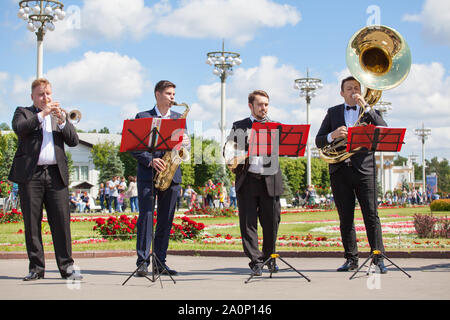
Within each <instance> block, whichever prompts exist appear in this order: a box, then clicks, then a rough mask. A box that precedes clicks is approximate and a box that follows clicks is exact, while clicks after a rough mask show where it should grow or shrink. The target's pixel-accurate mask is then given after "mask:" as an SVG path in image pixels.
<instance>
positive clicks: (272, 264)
mask: <svg viewBox="0 0 450 320" xmlns="http://www.w3.org/2000/svg"><path fill="white" fill-rule="evenodd" d="M267 269H269V271H270V273H277V272H278V270H279V268H278V266H277V263H276V261H275V260H270V261H269V263H268V264H267Z"/></svg>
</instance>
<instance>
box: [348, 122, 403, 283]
mask: <svg viewBox="0 0 450 320" xmlns="http://www.w3.org/2000/svg"><path fill="white" fill-rule="evenodd" d="M360 128H361V129H359V128H358V129H356V130H355V132H352V133H351V134H350V135H349V137H348V144H349V149H350V150H355V149H358V148H359V147H361V146H362V145H363V144H366V145H367V143H369V145H370V148H367V147H362V148H361V149H359V150H357V151H356V152H367V151H368V150H370V151H372V152H373V153H374V156H373V170H374V179H373V181H374V183H373V184H374V186H373V187H374V198H375V199H374V203H375V204H376V203H377V201H378V199H377V192H376V190H377V181H376V174H375V173H376V168H377V166H376V161H375V151H378V152H386V151H387V152H398V151H400V148H401V145H402V144H403V137H404V131H402V130H404V129H392V128H385V127H383V128H379V127H374V126H366V127H360ZM375 232H376V233H378V229H376V230H375ZM380 258H384V259H386V260H388V261H389V262H390V263H391V264H390V265H393V266H395V267H396V268H397V269H399V270H400V271H402V272H403V273H404V274H406V275H407V276H408V277H409V278H411V275H409V274H408V273H407V272H406V271H405V270H403V269H402V268H400V267H399V266H398V265H396V264H395V263H394V262H393V261H392V260H391V259H389V258H388V257H387V256H386V255H385V254H384V253H383V252H382V251H381V250H373V251H371V253H370V255H369V257H368V258H367V259H366V260H365V261H364V263H363V264H362V265H361V266H360V267H359V268H358V269H357V270H356V271H355V272H354V273H353V274H352V275H351V277H350V278H349V280H351V279H353V278H354V276H355V275H356V274H357V273H358V272H359V271H360V270H361V269H362V268H363V267H364V266H365V265H366V264H367V262H368V261H369V260H370V264H369V267H368V269H367V273H366V275H369V273H370V270H371V267H372V265H375V267H376V268H377V266H376V262H377V261H378V260H379V259H380ZM390 265H389V266H390Z"/></svg>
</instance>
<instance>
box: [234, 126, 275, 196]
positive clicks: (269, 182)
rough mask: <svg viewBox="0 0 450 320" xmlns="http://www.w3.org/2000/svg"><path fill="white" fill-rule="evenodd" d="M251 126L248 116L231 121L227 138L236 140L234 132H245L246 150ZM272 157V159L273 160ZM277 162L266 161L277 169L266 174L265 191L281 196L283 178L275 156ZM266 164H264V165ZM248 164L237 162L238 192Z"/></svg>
mask: <svg viewBox="0 0 450 320" xmlns="http://www.w3.org/2000/svg"><path fill="white" fill-rule="evenodd" d="M251 128H252V120H251V119H250V118H245V119H243V120H240V121H236V122H234V123H233V127H232V129H231V133H230V135H229V136H228V138H227V141H228V140H234V141H237V136H236V133H239V132H240V133H242V134H245V150H246V151H248V133H249V132H250V129H251ZM273 160H274V159H272V161H273ZM276 161H277V163H276V164H273V163H268V164H267V167H268V166H273V165H274V166H277V170H276V173H275V174H272V175H266V176H265V181H266V186H267V193H268V194H269V196H271V197H274V196H281V195H282V194H283V191H284V187H283V179H282V173H281V169H280V164H279V163H278V158H276ZM265 166H266V165H265ZM249 167H250V165H249V162H248V159H247V161H245V164H239V165H238V167H237V168H236V192H239V190H240V188H241V186H242V185H243V183H244V181H245V178H246V176H247V173H248V169H249Z"/></svg>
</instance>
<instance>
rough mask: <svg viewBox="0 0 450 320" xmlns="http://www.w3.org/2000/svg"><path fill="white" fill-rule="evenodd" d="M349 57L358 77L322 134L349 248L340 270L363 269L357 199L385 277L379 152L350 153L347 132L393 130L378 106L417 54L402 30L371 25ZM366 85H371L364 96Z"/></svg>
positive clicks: (346, 84)
mask: <svg viewBox="0 0 450 320" xmlns="http://www.w3.org/2000/svg"><path fill="white" fill-rule="evenodd" d="M346 58H347V66H348V68H349V70H350V73H351V74H352V75H353V76H351V77H347V78H345V79H344V80H342V82H341V96H342V97H343V98H344V102H345V103H344V104H340V105H337V106H334V107H331V108H329V109H328V111H327V114H326V116H325V118H324V120H323V122H322V124H321V126H320V129H319V131H318V133H317V136H316V145H317V147H318V148H320V151H319V153H320V156H321V158H322V159H324V160H325V161H326V162H328V163H329V172H330V180H331V189H332V192H333V196H334V200H335V203H336V207H337V210H338V213H339V220H340V229H341V237H342V243H343V246H344V250H345V254H344V256H345V258H346V262H345V263H344V265H342V266H341V267H340V268H338V269H337V271H350V270H355V269H358V247H357V243H356V232H355V224H354V211H355V200H356V199H355V197H356V198H357V199H358V202H359V205H360V207H361V211H362V215H363V218H364V224H365V227H366V232H367V238H368V241H369V245H370V248H371V252H372V253H373V254H374V259H373V263H374V264H375V265H377V266H378V268H379V271H380V272H381V273H386V272H387V268H386V267H385V265H384V262H383V257H384V245H383V240H382V232H381V224H380V219H379V217H378V212H377V198H378V196H377V187H376V185H377V184H376V168H375V154H374V152H372V151H367V150H365V151H363V150H359V152H347V151H346V140H347V128H349V127H354V126H362V125H364V124H372V125H375V126H387V124H386V122H385V121H384V120H383V118H382V117H381V115H380V113H379V111H376V110H373V109H372V107H373V106H374V105H375V104H376V102H377V101H378V100H379V99H380V97H381V93H382V90H387V89H391V88H394V87H396V86H397V85H399V84H400V83H401V82H402V81H403V80H404V79H405V78H406V76H407V75H408V72H409V69H410V66H411V55H410V51H409V47H408V45H407V43H406V41H405V40H404V39H403V37H402V36H401V35H400V34H399V33H398V32H397V31H395V30H394V29H391V28H388V27H385V26H369V27H365V28H362V29H361V30H359V31H358V32H356V33H355V34H354V35H353V36H352V38H351V39H350V41H349V43H348V46H347V55H346ZM358 80H359V81H358ZM363 80H364V82H362V81H363ZM361 84H363V85H364V86H365V87H366V92H365V94H364V97H363V96H362V95H361ZM375 253H376V254H375ZM380 253H381V254H380Z"/></svg>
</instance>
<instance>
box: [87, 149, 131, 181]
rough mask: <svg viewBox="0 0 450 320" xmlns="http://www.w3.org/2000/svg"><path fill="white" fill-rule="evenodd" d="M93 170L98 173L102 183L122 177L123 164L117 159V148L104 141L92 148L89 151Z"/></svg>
mask: <svg viewBox="0 0 450 320" xmlns="http://www.w3.org/2000/svg"><path fill="white" fill-rule="evenodd" d="M91 154H92V160H93V162H94V165H95V168H96V169H97V170H98V171H100V174H99V181H100V182H104V181H108V180H109V179H111V177H113V176H123V175H124V172H125V168H124V164H123V162H122V160H121V159H120V157H119V146H116V145H115V144H114V143H113V142H111V141H106V142H103V143H99V144H96V145H94V146H93V148H92V150H91Z"/></svg>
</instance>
